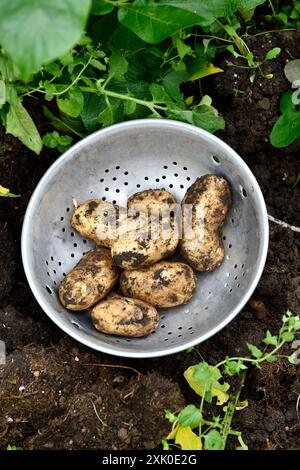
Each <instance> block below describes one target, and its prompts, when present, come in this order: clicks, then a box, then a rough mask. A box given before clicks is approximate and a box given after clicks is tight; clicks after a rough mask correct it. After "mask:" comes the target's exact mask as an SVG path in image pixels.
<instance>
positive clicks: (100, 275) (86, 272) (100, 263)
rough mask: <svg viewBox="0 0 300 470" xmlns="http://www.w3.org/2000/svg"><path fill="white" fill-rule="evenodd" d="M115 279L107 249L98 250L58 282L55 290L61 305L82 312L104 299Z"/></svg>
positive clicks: (116, 270) (117, 275)
mask: <svg viewBox="0 0 300 470" xmlns="http://www.w3.org/2000/svg"><path fill="white" fill-rule="evenodd" d="M118 278H119V269H118V268H117V267H116V266H114V264H113V261H112V258H111V254H110V250H109V249H108V248H103V247H98V248H94V249H93V250H90V251H88V252H87V253H86V255H84V256H83V258H82V259H81V260H80V261H79V263H78V264H77V266H75V268H74V269H72V271H71V272H69V274H68V275H67V276H66V277H65V278H64V280H63V281H62V282H61V284H60V286H59V290H58V295H59V299H60V301H61V303H62V305H63V306H64V307H65V308H67V309H69V310H73V311H79V310H86V309H88V308H90V307H92V306H93V305H95V304H96V303H97V302H99V301H100V300H102V299H104V298H105V297H106V296H107V294H108V293H109V292H110V291H111V290H112V289H113V287H114V286H115V284H116V283H117V281H118Z"/></svg>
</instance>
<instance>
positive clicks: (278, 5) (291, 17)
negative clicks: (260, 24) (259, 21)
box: [266, 0, 300, 27]
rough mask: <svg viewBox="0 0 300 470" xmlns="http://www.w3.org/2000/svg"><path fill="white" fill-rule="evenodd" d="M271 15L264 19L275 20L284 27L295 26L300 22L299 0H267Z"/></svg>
mask: <svg viewBox="0 0 300 470" xmlns="http://www.w3.org/2000/svg"><path fill="white" fill-rule="evenodd" d="M269 6H270V9H271V13H272V14H271V15H267V16H266V19H267V20H270V21H274V20H275V21H276V22H278V23H279V24H281V25H284V26H285V27H295V26H298V25H299V24H300V1H299V0H290V1H289V2H281V1H280V0H274V1H272V0H269Z"/></svg>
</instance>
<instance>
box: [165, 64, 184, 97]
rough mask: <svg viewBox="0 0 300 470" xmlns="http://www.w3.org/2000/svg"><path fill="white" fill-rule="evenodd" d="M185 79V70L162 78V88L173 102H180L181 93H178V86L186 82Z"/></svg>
mask: <svg viewBox="0 0 300 470" xmlns="http://www.w3.org/2000/svg"><path fill="white" fill-rule="evenodd" d="M187 78H188V74H187V72H186V71H185V70H181V71H178V70H177V71H175V70H174V71H172V72H170V73H168V74H167V75H166V76H165V77H164V79H163V85H164V88H165V90H166V92H167V93H168V95H169V96H170V97H171V98H173V100H176V101H180V100H181V99H182V93H181V92H180V89H179V86H180V84H181V83H182V82H184V81H186V80H187Z"/></svg>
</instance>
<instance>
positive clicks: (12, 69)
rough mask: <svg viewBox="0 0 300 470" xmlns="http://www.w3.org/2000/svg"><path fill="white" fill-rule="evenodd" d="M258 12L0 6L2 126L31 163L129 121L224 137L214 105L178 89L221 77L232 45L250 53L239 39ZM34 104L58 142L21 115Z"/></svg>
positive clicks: (119, 0) (106, 1)
mask: <svg viewBox="0 0 300 470" xmlns="http://www.w3.org/2000/svg"><path fill="white" fill-rule="evenodd" d="M262 3H264V0H213V1H211V2H204V1H198V0H197V1H194V0H191V1H186V2H182V1H180V0H158V1H157V0H133V1H132V0H93V1H92V2H91V1H90V0H53V1H52V2H47V1H46V0H40V1H39V2H35V1H34V0H27V1H26V2H25V3H24V2H22V1H21V0H15V2H12V3H11V4H9V5H6V4H5V5H4V0H0V6H1V5H2V4H3V5H2V7H3V8H2V10H3V14H2V16H1V18H0V44H1V46H2V48H0V117H1V120H2V123H3V125H4V127H5V128H6V131H7V132H8V133H10V134H12V135H14V136H15V137H17V138H19V139H20V140H21V141H22V142H23V143H24V144H25V145H26V146H27V147H28V148H30V149H31V150H32V151H33V152H35V153H36V154H39V153H40V152H41V149H42V146H43V144H44V145H48V146H50V147H51V148H54V147H57V148H58V150H59V151H60V152H62V151H64V150H65V149H66V148H67V147H68V145H69V144H70V142H71V140H70V139H71V136H76V137H79V138H82V137H84V136H85V135H87V134H89V133H91V132H93V131H95V130H96V129H99V128H101V127H103V126H107V125H110V124H113V123H117V122H120V121H123V120H127V119H135V118H144V117H148V118H149V117H150V118H155V117H165V118H170V119H178V120H182V121H185V122H188V123H191V124H194V125H196V126H199V127H202V128H204V129H206V130H208V131H210V132H215V131H216V130H218V129H223V128H224V125H225V123H224V120H223V118H222V117H221V116H219V115H218V112H217V110H216V109H215V108H214V107H213V105H212V101H211V99H210V97H208V96H204V97H203V96H201V97H195V96H184V94H183V91H182V85H184V84H185V83H187V82H189V81H194V80H199V79H201V78H203V77H206V76H209V75H211V74H213V73H220V72H222V70H221V69H220V68H219V67H217V66H215V65H214V63H213V61H214V59H215V56H216V54H217V52H218V51H222V50H224V49H225V47H226V45H227V44H228V42H230V43H232V44H234V45H235V46H236V47H237V48H238V50H239V51H240V52H241V51H244V50H246V46H245V43H244V41H243V40H242V39H241V38H240V36H239V35H238V31H239V29H240V28H241V24H242V22H243V21H247V20H248V19H249V18H250V17H251V15H252V14H253V11H254V9H255V8H256V6H258V5H260V4H262ZM20 25H21V26H20ZM85 28H87V32H86V35H84V29H85ZM199 31H200V32H202V33H203V34H198V32H199ZM202 36H203V38H202ZM206 36H207V37H206ZM218 36H220V38H219V39H220V40H221V41H225V42H223V44H222V46H221V48H220V47H219V44H218V43H217V42H216V41H217V39H216V38H218ZM33 98H34V99H37V98H41V99H42V100H43V105H44V114H45V117H46V119H47V120H48V121H50V122H51V123H52V125H53V127H54V128H55V130H56V131H57V132H58V133H59V134H54V133H50V135H46V136H44V138H43V139H42V138H41V136H40V134H39V131H38V129H37V127H36V125H35V123H34V121H33V119H32V117H31V115H30V113H29V112H28V110H27V106H28V103H29V102H30V99H33ZM48 102H52V104H51V108H50V107H49V105H48ZM28 109H29V108H28Z"/></svg>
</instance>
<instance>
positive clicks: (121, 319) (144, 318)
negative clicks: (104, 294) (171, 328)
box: [91, 294, 159, 338]
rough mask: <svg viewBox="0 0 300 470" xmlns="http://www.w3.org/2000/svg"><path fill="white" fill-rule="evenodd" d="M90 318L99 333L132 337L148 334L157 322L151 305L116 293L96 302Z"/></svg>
mask: <svg viewBox="0 0 300 470" xmlns="http://www.w3.org/2000/svg"><path fill="white" fill-rule="evenodd" d="M91 319H92V322H93V324H94V326H95V328H96V329H97V330H98V331H100V332H101V333H106V334H109V335H118V336H127V337H132V338H138V337H142V336H147V335H149V334H150V333H152V331H155V330H156V328H157V326H158V323H159V315H158V313H157V311H156V309H155V308H154V307H153V306H152V305H149V304H147V303H145V302H143V301H141V300H138V299H131V298H127V297H122V296H119V295H118V294H115V295H112V296H110V298H108V299H106V300H103V301H102V302H100V303H98V304H97V305H96V306H95V307H94V308H93V309H92V310H91Z"/></svg>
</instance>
